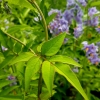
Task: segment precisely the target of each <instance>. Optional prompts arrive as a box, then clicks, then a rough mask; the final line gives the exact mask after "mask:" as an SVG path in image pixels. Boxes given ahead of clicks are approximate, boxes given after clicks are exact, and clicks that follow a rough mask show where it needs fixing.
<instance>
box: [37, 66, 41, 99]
mask: <svg viewBox="0 0 100 100" xmlns="http://www.w3.org/2000/svg"><path fill="white" fill-rule="evenodd" d="M41 92H42V66H41V68H40V77H39V81H38V100H41V98H40V94H41Z"/></svg>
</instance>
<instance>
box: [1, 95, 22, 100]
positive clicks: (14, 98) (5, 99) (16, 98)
mask: <svg viewBox="0 0 100 100" xmlns="http://www.w3.org/2000/svg"><path fill="white" fill-rule="evenodd" d="M0 100H22V96H15V95H13V96H11V95H10V96H9V95H8V96H1V97H0Z"/></svg>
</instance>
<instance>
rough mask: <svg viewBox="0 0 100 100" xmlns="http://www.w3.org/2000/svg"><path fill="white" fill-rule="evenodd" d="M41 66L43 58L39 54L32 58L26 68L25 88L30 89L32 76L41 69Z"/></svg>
mask: <svg viewBox="0 0 100 100" xmlns="http://www.w3.org/2000/svg"><path fill="white" fill-rule="evenodd" d="M40 66H41V59H40V58H39V57H37V56H35V57H33V58H31V59H30V60H29V61H28V63H27V67H26V70H25V90H26V91H28V88H29V85H30V81H31V78H32V76H33V75H34V74H35V73H36V72H37V71H39V69H40Z"/></svg>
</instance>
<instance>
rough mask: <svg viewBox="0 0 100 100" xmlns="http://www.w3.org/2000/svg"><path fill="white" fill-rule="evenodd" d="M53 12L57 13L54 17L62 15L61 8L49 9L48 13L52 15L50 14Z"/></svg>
mask: <svg viewBox="0 0 100 100" xmlns="http://www.w3.org/2000/svg"><path fill="white" fill-rule="evenodd" d="M54 13H56V14H57V15H56V18H60V17H61V16H62V13H61V10H58V9H51V10H50V11H49V13H48V15H49V16H50V15H52V14H54Z"/></svg>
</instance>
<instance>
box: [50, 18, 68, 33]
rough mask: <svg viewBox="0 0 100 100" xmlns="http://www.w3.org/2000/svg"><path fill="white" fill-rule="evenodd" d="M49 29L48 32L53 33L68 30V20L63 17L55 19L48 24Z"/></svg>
mask: <svg viewBox="0 0 100 100" xmlns="http://www.w3.org/2000/svg"><path fill="white" fill-rule="evenodd" d="M49 29H50V33H52V34H55V35H57V34H59V33H62V32H68V30H69V26H68V22H67V21H66V20H65V19H64V18H59V19H55V20H53V21H52V22H51V23H50V24H49Z"/></svg>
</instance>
